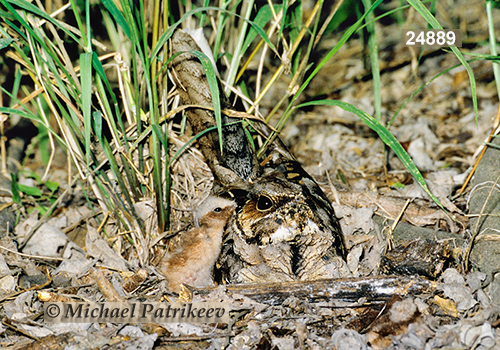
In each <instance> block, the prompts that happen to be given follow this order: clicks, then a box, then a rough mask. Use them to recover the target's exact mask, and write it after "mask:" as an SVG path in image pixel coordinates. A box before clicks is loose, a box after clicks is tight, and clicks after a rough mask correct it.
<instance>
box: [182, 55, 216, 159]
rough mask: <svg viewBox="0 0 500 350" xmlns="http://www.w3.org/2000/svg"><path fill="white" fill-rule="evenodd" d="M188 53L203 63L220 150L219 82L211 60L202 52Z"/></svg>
mask: <svg viewBox="0 0 500 350" xmlns="http://www.w3.org/2000/svg"><path fill="white" fill-rule="evenodd" d="M189 53H190V54H192V55H194V56H196V57H197V58H198V59H199V60H200V62H201V64H202V65H203V69H204V70H205V74H206V75H207V80H208V87H209V88H210V94H211V95H212V103H213V105H214V114H215V123H216V124H217V133H218V135H219V144H220V150H221V151H222V116H221V108H220V94H219V84H218V82H217V76H216V75H215V71H214V67H212V61H210V59H209V58H208V57H207V56H206V55H205V54H204V53H203V52H200V51H189Z"/></svg>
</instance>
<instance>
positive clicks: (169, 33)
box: [0, 0, 382, 59]
mask: <svg viewBox="0 0 500 350" xmlns="http://www.w3.org/2000/svg"><path fill="white" fill-rule="evenodd" d="M0 1H4V0H0ZM379 1H382V0H379ZM209 10H213V11H219V12H223V13H226V14H229V15H233V16H236V17H239V18H241V19H242V20H244V21H246V22H248V23H249V24H250V25H251V26H252V28H253V29H255V30H256V31H257V33H258V34H259V35H260V36H261V37H262V39H264V41H265V42H266V43H267V44H268V45H269V48H270V49H271V50H273V51H276V46H274V44H273V43H272V42H271V40H269V38H268V37H267V35H266V32H265V31H264V29H262V27H261V26H259V25H258V24H256V23H254V22H253V21H250V20H248V19H246V18H244V17H243V16H240V15H239V14H237V13H234V12H231V11H227V10H223V9H221V8H219V7H210V6H209V7H200V8H197V9H193V10H191V11H188V12H186V13H185V14H184V16H182V17H181V19H179V20H178V21H177V22H175V23H174V24H172V25H171V26H170V27H169V28H168V29H167V30H166V31H165V33H163V34H162V35H161V37H160V39H158V43H157V44H156V45H155V47H154V49H153V52H152V53H151V57H150V59H153V58H154V57H156V56H157V55H158V53H159V52H160V51H161V49H162V48H163V45H165V43H166V42H167V40H168V39H170V37H171V36H172V34H173V33H174V31H175V29H176V28H177V27H178V26H179V25H180V24H181V23H182V22H183V21H185V20H186V19H187V18H188V17H189V16H191V15H193V14H195V13H197V12H201V11H209Z"/></svg>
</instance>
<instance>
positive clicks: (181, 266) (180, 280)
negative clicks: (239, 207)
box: [159, 196, 235, 293]
mask: <svg viewBox="0 0 500 350" xmlns="http://www.w3.org/2000/svg"><path fill="white" fill-rule="evenodd" d="M234 208H235V203H234V202H232V201H230V200H227V199H224V198H219V197H215V196H209V197H208V198H207V199H206V200H205V201H204V202H203V203H201V204H200V205H199V206H198V207H197V208H196V210H195V212H194V217H195V225H196V227H194V228H192V229H191V230H189V231H186V232H181V233H180V235H181V236H180V239H179V241H178V242H177V244H176V245H175V246H174V247H172V249H171V250H170V251H169V252H167V253H166V254H165V256H164V257H163V259H162V260H161V262H160V264H159V268H160V271H161V272H162V274H163V275H164V276H165V278H166V279H167V283H168V288H169V289H170V290H172V291H173V292H177V293H178V292H179V291H180V288H181V284H188V285H190V286H193V287H205V286H209V285H213V277H212V274H213V267H214V264H215V261H216V260H217V258H218V256H219V254H220V250H221V245H222V235H223V232H224V227H225V225H226V223H227V221H228V219H229V218H230V217H231V215H232V214H233V212H234Z"/></svg>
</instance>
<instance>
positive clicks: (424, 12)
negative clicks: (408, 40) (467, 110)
mask: <svg viewBox="0 0 500 350" xmlns="http://www.w3.org/2000/svg"><path fill="white" fill-rule="evenodd" d="M407 1H408V3H409V4H410V5H411V6H412V7H413V8H414V9H415V10H417V12H418V13H420V15H421V16H422V17H424V19H425V20H426V21H427V22H428V23H429V24H430V25H431V26H432V28H434V29H443V27H442V26H441V24H440V23H439V22H438V20H437V19H436V18H435V17H434V16H433V15H432V13H431V12H430V11H429V10H428V9H427V7H425V6H424V4H423V3H422V2H421V1H420V0H407ZM450 49H451V50H452V51H453V53H454V54H455V56H457V58H458V60H459V61H460V62H461V63H462V65H463V66H464V67H465V70H466V71H467V73H468V74H469V82H470V89H471V94H472V104H473V106H474V114H475V116H476V124H477V123H478V119H477V117H478V116H477V93H476V79H475V78H474V73H473V72H472V68H471V66H470V65H469V63H467V61H466V60H465V58H464V56H463V55H462V53H461V52H460V51H459V50H458V49H457V48H456V47H453V46H451V47H450Z"/></svg>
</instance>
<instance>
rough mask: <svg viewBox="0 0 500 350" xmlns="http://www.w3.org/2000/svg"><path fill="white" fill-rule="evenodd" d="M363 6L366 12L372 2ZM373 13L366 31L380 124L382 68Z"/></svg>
mask: <svg viewBox="0 0 500 350" xmlns="http://www.w3.org/2000/svg"><path fill="white" fill-rule="evenodd" d="M363 5H364V7H365V10H366V11H368V10H369V9H370V5H371V0H363ZM374 17H375V16H374V14H373V11H370V12H369V13H368V14H367V16H366V22H368V23H367V26H366V30H367V31H368V48H369V51H370V64H371V67H372V79H373V101H374V107H375V119H377V120H378V121H379V122H380V121H381V113H382V112H381V111H382V97H381V91H380V67H379V63H378V43H377V33H376V31H375V24H374V23H373V22H371V20H373V18H374Z"/></svg>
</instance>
